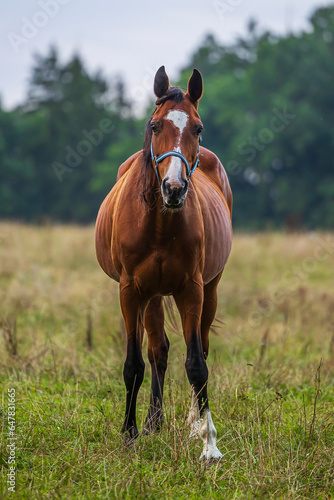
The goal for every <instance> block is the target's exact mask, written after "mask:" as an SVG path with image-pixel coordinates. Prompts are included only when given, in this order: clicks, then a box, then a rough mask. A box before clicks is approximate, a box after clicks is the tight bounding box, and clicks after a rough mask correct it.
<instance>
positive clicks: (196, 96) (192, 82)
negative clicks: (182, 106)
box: [188, 69, 203, 104]
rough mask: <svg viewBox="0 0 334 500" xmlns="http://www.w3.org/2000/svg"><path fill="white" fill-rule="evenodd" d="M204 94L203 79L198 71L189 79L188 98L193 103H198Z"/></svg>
mask: <svg viewBox="0 0 334 500" xmlns="http://www.w3.org/2000/svg"><path fill="white" fill-rule="evenodd" d="M202 94H203V79H202V75H201V73H200V72H199V71H198V69H194V70H193V74H192V75H191V77H190V78H189V82H188V96H189V97H190V99H191V100H192V101H193V103H195V104H196V103H197V101H199V100H200V98H201V97H202Z"/></svg>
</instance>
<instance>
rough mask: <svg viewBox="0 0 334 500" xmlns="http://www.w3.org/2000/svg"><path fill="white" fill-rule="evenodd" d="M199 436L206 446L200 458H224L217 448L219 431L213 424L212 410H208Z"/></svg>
mask: <svg viewBox="0 0 334 500" xmlns="http://www.w3.org/2000/svg"><path fill="white" fill-rule="evenodd" d="M198 434H199V436H200V437H201V439H202V441H203V443H204V447H203V451H202V454H201V456H200V460H211V459H219V458H223V455H222V454H221V453H220V451H219V450H218V448H217V444H216V443H217V441H216V437H217V431H216V428H215V426H214V425H213V421H212V417H211V412H210V410H207V411H206V414H205V416H204V418H203V420H202V423H201V426H200V429H199V433H198Z"/></svg>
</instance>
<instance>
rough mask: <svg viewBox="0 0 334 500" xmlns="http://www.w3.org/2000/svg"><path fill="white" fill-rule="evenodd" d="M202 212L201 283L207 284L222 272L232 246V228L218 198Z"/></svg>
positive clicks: (224, 208)
mask: <svg viewBox="0 0 334 500" xmlns="http://www.w3.org/2000/svg"><path fill="white" fill-rule="evenodd" d="M216 201H217V203H213V204H211V206H210V211H204V212H203V222H204V232H205V257H204V271H203V281H204V283H205V284H206V283H209V282H210V281H211V280H212V279H213V278H215V277H216V276H217V275H218V274H219V273H220V272H221V271H223V269H224V267H225V264H226V262H227V259H228V257H229V255H230V251H231V246H232V226H231V221H230V216H229V213H228V210H227V208H226V206H225V204H224V202H223V200H222V199H221V198H220V199H219V198H217V200H216Z"/></svg>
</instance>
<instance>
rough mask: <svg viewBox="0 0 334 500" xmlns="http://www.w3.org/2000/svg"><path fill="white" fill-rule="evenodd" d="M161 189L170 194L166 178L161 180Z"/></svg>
mask: <svg viewBox="0 0 334 500" xmlns="http://www.w3.org/2000/svg"><path fill="white" fill-rule="evenodd" d="M162 189H163V191H164V193H166V194H171V192H172V190H171V188H170V183H169V182H167V179H164V180H163V181H162Z"/></svg>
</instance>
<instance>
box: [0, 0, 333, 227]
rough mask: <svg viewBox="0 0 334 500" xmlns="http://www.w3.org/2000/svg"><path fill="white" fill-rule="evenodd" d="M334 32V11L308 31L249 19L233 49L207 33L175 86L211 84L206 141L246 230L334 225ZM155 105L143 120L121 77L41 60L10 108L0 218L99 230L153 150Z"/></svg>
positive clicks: (3, 142) (3, 125)
mask: <svg viewBox="0 0 334 500" xmlns="http://www.w3.org/2000/svg"><path fill="white" fill-rule="evenodd" d="M333 33H334V7H326V8H321V9H318V10H316V11H315V12H314V13H313V15H312V16H311V18H310V29H309V30H307V31H305V32H301V33H298V34H293V33H289V34H287V35H285V36H276V35H275V34H273V33H271V32H269V31H266V32H263V31H260V30H259V29H258V26H257V24H256V22H255V21H250V22H249V25H248V32H247V34H246V36H245V37H243V38H240V39H238V40H236V42H235V43H234V44H233V45H228V46H227V45H222V44H220V43H219V42H218V41H217V40H216V39H215V38H214V37H213V36H212V35H208V36H207V38H206V39H205V40H204V42H203V43H202V44H201V45H200V46H199V48H198V49H197V50H196V51H195V53H194V54H193V55H192V57H191V58H190V61H189V64H187V66H186V67H185V68H184V69H183V70H182V72H181V74H180V78H179V81H178V82H173V83H174V84H176V85H178V86H180V87H181V88H186V84H187V80H188V78H189V74H190V73H191V71H192V69H193V68H194V67H196V68H198V69H199V70H200V71H201V73H202V75H203V78H204V85H205V87H204V95H203V98H202V99H201V101H200V107H199V112H200V115H201V118H202V121H203V123H204V132H203V142H202V144H203V145H204V146H205V147H207V148H209V149H211V150H212V151H214V152H215V153H216V154H217V155H218V156H219V158H220V159H221V161H222V163H223V164H224V166H225V168H226V170H227V172H228V175H229V179H230V182H231V186H232V190H233V193H234V214H233V218H234V226H235V227H237V228H240V229H248V230H262V229H271V228H290V229H314V228H323V229H333V228H334V172H333V159H332V155H333V146H334V133H333V122H334V96H333V82H334V65H333V56H334V38H333ZM162 63H163V61H162ZM152 86H153V82H152ZM153 97H154V96H153V90H152V105H150V106H149V107H148V109H147V110H146V112H144V113H142V115H143V116H141V117H138V116H137V115H136V114H135V113H134V109H133V102H132V101H131V99H130V98H129V97H128V94H127V90H126V85H125V83H124V81H123V80H122V79H121V78H114V79H113V80H112V81H107V80H106V78H105V77H104V75H103V74H102V73H101V72H96V73H89V72H88V71H87V69H86V67H85V64H84V62H83V61H82V59H81V57H80V55H78V54H76V55H74V56H73V57H72V58H71V59H70V61H68V62H67V63H61V62H60V59H59V56H58V52H57V49H56V47H51V48H50V49H49V51H48V53H47V54H46V55H38V56H36V58H35V62H34V66H33V68H32V70H31V75H30V81H29V88H28V94H27V98H26V100H25V102H24V103H23V104H22V105H20V106H18V107H17V108H16V109H14V110H12V111H6V110H4V109H3V108H2V107H0V200H1V204H0V216H1V217H2V218H6V219H19V220H23V221H27V222H43V221H45V220H51V221H63V222H78V223H88V222H92V221H94V220H95V217H96V213H97V210H98V207H99V205H100V203H101V201H102V199H103V198H104V196H105V195H106V194H107V192H108V191H109V189H110V188H111V186H112V185H113V183H114V182H115V179H116V175H117V169H118V167H119V165H120V164H121V163H122V162H123V161H124V160H125V159H126V158H128V157H129V156H130V155H131V154H133V153H134V152H136V151H137V150H139V149H141V147H142V143H143V140H144V127H145V122H146V120H147V118H148V116H150V114H151V113H152V111H153V109H154V105H153Z"/></svg>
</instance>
